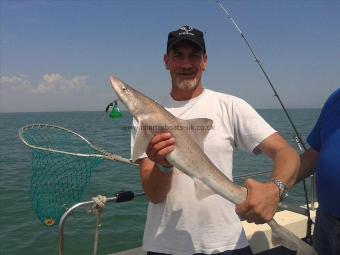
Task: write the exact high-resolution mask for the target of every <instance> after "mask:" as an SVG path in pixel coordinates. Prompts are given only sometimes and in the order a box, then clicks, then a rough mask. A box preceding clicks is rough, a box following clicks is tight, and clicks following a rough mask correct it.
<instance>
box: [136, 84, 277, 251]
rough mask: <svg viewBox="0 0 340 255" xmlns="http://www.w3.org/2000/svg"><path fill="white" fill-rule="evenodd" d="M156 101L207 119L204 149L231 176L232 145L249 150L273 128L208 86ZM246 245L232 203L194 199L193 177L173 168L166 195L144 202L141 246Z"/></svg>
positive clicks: (198, 247)
mask: <svg viewBox="0 0 340 255" xmlns="http://www.w3.org/2000/svg"><path fill="white" fill-rule="evenodd" d="M161 104H162V105H163V106H164V107H165V108H166V109H167V110H168V111H169V112H171V113H172V114H173V115H175V116H176V117H178V118H181V119H194V118H209V119H211V120H213V126H212V129H211V130H210V131H209V133H208V135H207V137H206V139H205V140H204V143H203V145H204V152H205V154H206V155H207V156H208V157H209V158H210V160H211V161H212V162H213V163H214V164H215V166H217V168H218V169H219V170H220V171H222V172H223V173H224V174H225V175H226V176H228V177H229V179H231V180H232V165H233V150H234V148H235V147H237V148H239V149H241V150H244V151H248V152H252V151H253V150H254V149H255V147H256V146H257V145H259V143H261V142H262V141H263V140H264V139H265V138H266V137H268V136H270V135H271V134H273V133H275V132H276V131H275V130H274V129H273V128H272V127H271V126H269V124H267V122H265V120H264V119H263V118H262V117H261V116H260V115H259V114H258V113H257V112H256V111H255V110H254V109H253V108H252V107H251V106H250V105H249V104H247V103H246V102H245V101H244V100H242V99H240V98H237V97H234V96H230V95H227V94H222V93H218V92H215V91H212V90H209V89H204V91H203V93H202V94H201V95H199V96H198V97H195V98H193V99H191V100H188V101H175V100H173V99H172V98H171V96H170V95H169V96H167V98H165V99H164V102H161ZM133 143H134V137H133V136H132V141H131V144H132V146H133ZM247 245H248V242H247V239H246V237H245V234H244V231H243V228H242V225H241V222H240V220H239V218H238V216H237V215H236V213H235V205H234V204H232V203H231V202H229V201H227V200H225V199H224V198H222V197H221V196H219V195H211V196H208V197H206V198H204V199H202V200H198V199H197V197H196V195H195V186H194V181H193V180H192V179H191V178H190V177H188V176H186V175H185V174H183V173H182V172H180V171H178V170H175V171H174V173H173V179H172V186H171V188H170V191H169V193H168V195H167V197H166V199H165V200H164V201H163V202H161V203H158V204H154V203H152V202H150V203H149V207H148V213H147V221H146V224H145V230H144V238H143V249H144V250H146V251H153V252H160V253H167V254H181V255H187V254H188V255H189V254H190V255H191V254H194V253H206V254H214V253H218V252H223V251H225V250H233V249H240V248H244V247H246V246H247Z"/></svg>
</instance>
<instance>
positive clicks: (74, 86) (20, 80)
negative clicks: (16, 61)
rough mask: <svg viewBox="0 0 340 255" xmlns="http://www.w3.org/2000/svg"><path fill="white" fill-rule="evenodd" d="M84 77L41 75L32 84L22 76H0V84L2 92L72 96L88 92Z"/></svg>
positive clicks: (56, 74) (54, 74) (53, 74)
mask: <svg viewBox="0 0 340 255" xmlns="http://www.w3.org/2000/svg"><path fill="white" fill-rule="evenodd" d="M87 79H88V78H87V77H86V76H74V77H72V78H70V79H67V78H64V77H63V76H62V75H61V74H58V73H51V74H45V75H43V77H42V79H41V81H39V82H38V83H37V84H33V83H32V82H31V81H30V80H28V79H26V78H25V76H23V75H17V76H1V77H0V84H1V87H2V92H3V93H4V94H6V93H24V94H38V95H47V94H48V95H56V94H72V93H79V92H83V93H84V92H85V93H86V92H89V91H90V90H91V89H90V86H89V85H88V83H87Z"/></svg>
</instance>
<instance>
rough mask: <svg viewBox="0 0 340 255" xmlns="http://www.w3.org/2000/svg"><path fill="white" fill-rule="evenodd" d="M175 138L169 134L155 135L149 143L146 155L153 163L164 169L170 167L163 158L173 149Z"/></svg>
mask: <svg viewBox="0 0 340 255" xmlns="http://www.w3.org/2000/svg"><path fill="white" fill-rule="evenodd" d="M174 144H175V138H173V137H172V135H171V134H170V133H159V134H156V135H155V136H154V137H153V138H152V139H151V141H150V143H149V145H148V147H147V149H146V154H147V155H148V158H149V159H151V160H152V161H153V162H155V163H157V164H160V165H162V166H165V167H172V165H171V164H170V163H169V162H168V161H167V160H166V158H165V156H166V155H168V154H169V153H170V152H172V151H173V150H174V149H175V146H174Z"/></svg>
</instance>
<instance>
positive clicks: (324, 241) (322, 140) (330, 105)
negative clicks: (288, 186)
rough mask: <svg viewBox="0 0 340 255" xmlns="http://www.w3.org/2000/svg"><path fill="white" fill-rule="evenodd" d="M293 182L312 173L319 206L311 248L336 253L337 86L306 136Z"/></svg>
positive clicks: (339, 247)
mask: <svg viewBox="0 0 340 255" xmlns="http://www.w3.org/2000/svg"><path fill="white" fill-rule="evenodd" d="M307 142H308V144H309V145H310V146H311V147H310V148H309V149H308V150H306V151H305V152H304V153H303V154H302V155H301V166H300V171H299V175H298V178H297V181H300V180H302V179H304V178H306V177H308V176H309V175H311V174H313V173H314V172H316V191H317V198H318V202H319V208H318V210H317V214H316V223H315V228H314V247H315V249H316V251H317V252H318V254H319V255H338V254H340V196H339V194H340V89H337V90H336V91H335V92H334V93H333V94H332V95H331V96H330V97H329V98H328V100H327V101H326V103H325V105H324V106H323V108H322V111H321V113H320V116H319V119H318V121H317V122H316V125H315V126H314V128H313V129H312V131H311V133H310V134H309V136H308V138H307Z"/></svg>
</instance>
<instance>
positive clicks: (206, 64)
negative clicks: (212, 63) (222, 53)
mask: <svg viewBox="0 0 340 255" xmlns="http://www.w3.org/2000/svg"><path fill="white" fill-rule="evenodd" d="M207 66H208V56H207V55H204V59H203V66H202V69H203V70H204V71H205V69H207Z"/></svg>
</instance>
